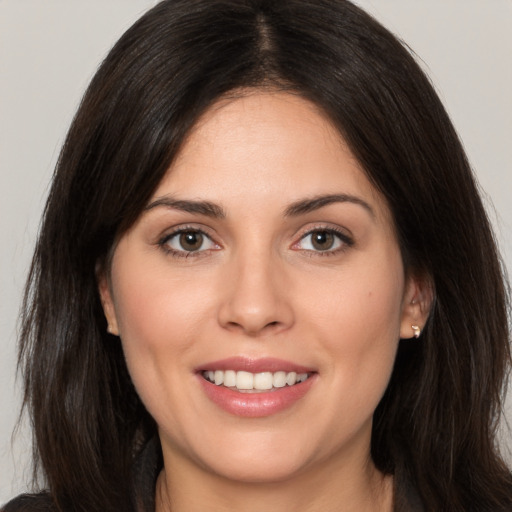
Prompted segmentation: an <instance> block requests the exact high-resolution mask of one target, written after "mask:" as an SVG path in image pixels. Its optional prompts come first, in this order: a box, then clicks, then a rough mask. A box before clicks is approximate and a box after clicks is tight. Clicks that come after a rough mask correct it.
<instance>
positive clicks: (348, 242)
mask: <svg viewBox="0 0 512 512" xmlns="http://www.w3.org/2000/svg"><path fill="white" fill-rule="evenodd" d="M183 233H192V234H198V235H201V236H203V237H204V238H205V239H207V240H209V241H210V243H212V244H214V245H215V246H216V248H215V249H211V248H210V249H203V250H196V251H186V250H176V249H173V248H172V247H170V246H169V242H170V241H171V240H173V239H174V238H176V237H178V236H179V235H181V234H183ZM314 233H327V234H330V235H333V236H334V237H336V238H337V239H338V241H339V242H340V243H341V247H337V248H335V249H332V250H331V249H328V250H325V251H321V250H318V251H315V250H311V249H300V248H298V250H300V251H302V252H303V253H306V254H308V255H309V256H310V257H315V256H321V257H324V256H332V255H334V254H338V253H341V252H344V251H346V250H347V249H348V248H350V247H352V246H353V245H354V240H353V239H352V238H351V237H350V236H348V235H347V234H346V233H345V232H344V231H342V230H339V229H336V228H333V227H325V226H316V227H314V228H312V229H310V230H308V231H307V232H305V233H304V234H302V235H301V237H300V239H299V240H298V241H297V242H295V243H294V244H292V248H294V247H296V246H297V245H299V244H300V243H301V242H303V241H304V240H305V239H306V238H307V237H308V236H311V235H313V234H314ZM158 246H159V247H160V248H161V249H162V250H163V251H164V252H165V253H166V254H168V255H170V256H172V257H174V258H191V257H192V258H198V257H202V256H206V255H207V254H209V253H210V252H211V251H213V250H217V248H220V246H219V245H218V244H217V243H216V242H214V241H213V240H212V238H211V237H210V236H209V235H208V234H207V233H206V232H205V231H204V230H202V229H199V228H196V227H192V226H184V227H181V228H179V229H176V230H175V231H173V232H171V233H168V234H166V235H165V236H163V237H162V238H161V239H160V240H159V241H158Z"/></svg>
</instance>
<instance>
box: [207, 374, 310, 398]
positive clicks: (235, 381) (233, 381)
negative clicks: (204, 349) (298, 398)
mask: <svg viewBox="0 0 512 512" xmlns="http://www.w3.org/2000/svg"><path fill="white" fill-rule="evenodd" d="M202 375H203V377H204V378H205V379H206V380H208V381H209V382H212V383H213V384H216V385H217V386H224V387H226V388H230V389H233V390H235V389H236V390H237V391H240V392H245V393H251V392H253V393H254V392H258V391H274V390H277V389H280V388H284V387H285V386H294V385H296V384H299V383H301V382H304V381H305V380H307V379H308V378H309V376H310V374H308V373H297V372H285V371H277V372H260V373H251V372H247V371H235V370H207V371H203V372H202Z"/></svg>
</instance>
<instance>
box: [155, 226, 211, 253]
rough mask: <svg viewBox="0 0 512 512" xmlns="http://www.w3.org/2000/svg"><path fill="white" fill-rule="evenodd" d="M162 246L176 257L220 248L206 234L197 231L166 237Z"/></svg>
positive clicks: (192, 230)
mask: <svg viewBox="0 0 512 512" xmlns="http://www.w3.org/2000/svg"><path fill="white" fill-rule="evenodd" d="M160 245H161V246H162V247H163V248H164V249H165V250H166V251H167V252H169V253H172V254H173V255H175V256H185V257H186V256H191V255H192V254H193V253H194V255H200V254H203V253H206V252H207V251H209V250H216V249H219V246H218V245H217V244H215V242H214V241H213V240H212V239H211V238H210V237H209V236H208V235H206V234H205V233H203V232H202V231H200V230H197V229H185V230H183V231H182V230H179V231H177V232H175V233H172V234H170V235H168V236H166V237H165V238H164V239H163V240H161V241H160Z"/></svg>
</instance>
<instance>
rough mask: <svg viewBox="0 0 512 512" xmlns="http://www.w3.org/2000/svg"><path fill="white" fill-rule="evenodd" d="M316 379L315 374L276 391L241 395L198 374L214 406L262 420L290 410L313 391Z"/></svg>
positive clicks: (231, 412) (237, 414) (238, 414)
mask: <svg viewBox="0 0 512 512" xmlns="http://www.w3.org/2000/svg"><path fill="white" fill-rule="evenodd" d="M315 377H316V374H313V375H311V376H310V377H309V378H308V379H306V380H305V381H304V382H301V383H299V384H295V385H294V386H285V387H283V388H279V389H276V390H275V391H266V392H258V393H241V392H239V391H234V390H233V389H230V388H226V387H224V386H217V385H216V384H213V383H212V382H210V381H208V380H206V379H205V378H204V377H203V376H202V375H200V374H198V378H199V381H200V383H201V385H202V387H203V390H204V392H205V393H206V395H207V396H208V398H209V399H210V400H211V401H212V402H213V403H214V404H216V405H218V406H219V407H220V408H221V409H223V410H224V411H226V412H229V413H230V414H234V415H235V416H243V417H245V418H262V417H264V416H271V415H273V414H277V413H279V412H281V411H284V410H285V409H288V408H290V407H291V406H292V405H294V404H295V403H296V402H297V401H299V400H300V399H301V398H302V397H304V395H305V394H306V393H307V392H308V391H309V390H310V389H311V386H312V385H313V382H314V381H315V380H316V379H315Z"/></svg>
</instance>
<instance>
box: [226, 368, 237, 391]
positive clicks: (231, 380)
mask: <svg viewBox="0 0 512 512" xmlns="http://www.w3.org/2000/svg"><path fill="white" fill-rule="evenodd" d="M224 386H226V387H228V388H234V387H235V386H236V372H234V371H233V370H227V371H225V372H224Z"/></svg>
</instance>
